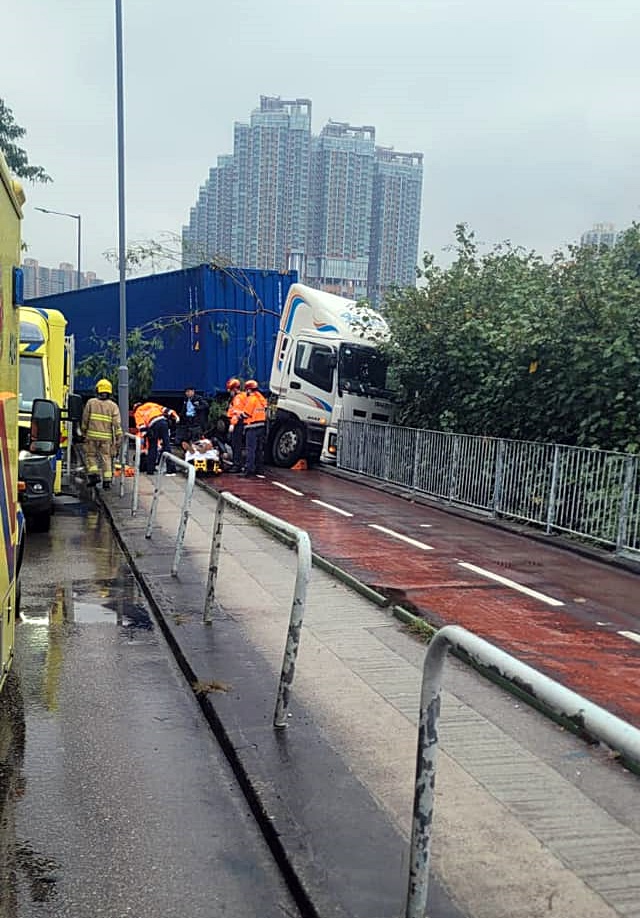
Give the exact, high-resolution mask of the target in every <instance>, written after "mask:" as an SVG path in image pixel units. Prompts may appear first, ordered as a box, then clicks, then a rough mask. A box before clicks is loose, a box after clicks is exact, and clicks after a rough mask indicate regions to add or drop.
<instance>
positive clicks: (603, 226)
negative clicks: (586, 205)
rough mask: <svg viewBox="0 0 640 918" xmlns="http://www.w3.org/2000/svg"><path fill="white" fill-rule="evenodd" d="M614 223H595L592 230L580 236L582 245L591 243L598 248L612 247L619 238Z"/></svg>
mask: <svg viewBox="0 0 640 918" xmlns="http://www.w3.org/2000/svg"><path fill="white" fill-rule="evenodd" d="M618 235H619V234H618V233H616V228H615V226H614V225H613V223H594V225H593V227H592V228H591V229H590V230H587V232H586V233H583V234H582V236H581V237H580V245H591V246H595V248H597V249H611V248H613V246H614V245H615V244H616V240H617V238H618Z"/></svg>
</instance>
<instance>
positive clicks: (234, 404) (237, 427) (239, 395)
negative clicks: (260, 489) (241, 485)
mask: <svg viewBox="0 0 640 918" xmlns="http://www.w3.org/2000/svg"><path fill="white" fill-rule="evenodd" d="M226 388H227V392H228V393H229V395H230V396H231V398H230V401H229V407H228V408H227V417H228V418H229V437H230V438H231V452H232V453H233V465H232V466H231V468H230V469H229V471H230V472H241V471H242V441H243V438H244V417H243V415H242V412H243V410H244V405H245V402H246V401H247V393H246V392H243V391H242V383H241V382H240V380H239V379H236V378H235V376H233V377H232V378H231V379H230V380H228V382H227V386H226Z"/></svg>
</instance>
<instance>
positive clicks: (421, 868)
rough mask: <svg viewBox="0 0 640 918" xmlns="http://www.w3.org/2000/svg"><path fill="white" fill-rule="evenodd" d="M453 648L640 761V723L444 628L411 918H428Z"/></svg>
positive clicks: (422, 784)
mask: <svg viewBox="0 0 640 918" xmlns="http://www.w3.org/2000/svg"><path fill="white" fill-rule="evenodd" d="M450 649H453V650H456V651H461V652H462V659H464V660H465V661H466V662H469V663H471V664H472V665H479V666H483V667H489V668H491V670H492V671H493V672H495V673H497V674H498V675H500V676H502V677H503V678H504V679H506V680H508V681H509V682H512V683H514V684H515V685H520V686H526V690H527V693H528V694H530V695H533V697H534V698H536V699H538V700H540V701H541V702H542V703H543V704H544V705H545V706H546V707H547V708H549V709H551V711H553V712H554V713H555V714H557V715H559V716H561V717H564V718H567V719H568V720H570V721H572V722H573V723H575V724H577V725H578V726H579V727H580V728H581V729H582V730H583V731H585V732H586V733H588V734H589V735H590V736H593V737H594V738H596V739H598V740H601V741H602V742H603V743H606V745H607V746H609V747H611V748H612V749H614V750H616V751H617V752H620V753H621V754H622V755H623V756H624V757H626V758H627V759H629V760H630V761H631V762H634V763H637V764H640V730H638V729H637V728H636V727H632V726H631V724H628V723H625V721H623V720H620V718H618V717H615V715H613V714H610V713H609V712H608V711H605V710H604V709H603V708H600V707H598V705H595V704H593V703H592V702H590V701H587V700H586V699H585V698H582V697H581V696H580V695H578V694H576V693H575V692H572V691H571V690H570V689H567V688H565V687H564V686H563V685H560V684H559V683H558V682H555V681H554V680H553V679H549V677H548V676H544V675H543V674H542V673H539V672H537V670H535V669H533V668H532V667H531V666H527V664H526V663H521V662H520V661H519V660H516V659H515V657H512V656H510V655H509V654H508V653H505V652H504V651H503V650H500V649H499V648H498V647H495V646H494V645H493V644H489V643H488V641H485V640H483V639H482V638H480V637H478V636H477V635H475V634H472V633H471V632H470V631H467V630H466V629H465V628H460V627H459V626H458V625H447V626H445V627H444V628H441V629H440V631H438V632H436V634H435V635H434V636H433V637H432V639H431V641H430V643H429V647H428V648H427V653H426V656H425V660H424V668H423V674H422V690H421V695H420V718H419V722H418V749H417V755H416V783H415V793H414V799H413V823H412V831H411V853H410V856H409V887H408V892H407V907H406V912H405V918H424V916H425V909H426V905H427V893H428V887H429V857H430V851H431V834H432V827H433V808H434V799H435V778H436V756H437V752H438V721H439V717H440V695H441V691H442V674H443V670H444V663H445V660H446V656H447V652H448V651H449V650H450Z"/></svg>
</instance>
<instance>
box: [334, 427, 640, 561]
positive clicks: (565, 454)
mask: <svg viewBox="0 0 640 918" xmlns="http://www.w3.org/2000/svg"><path fill="white" fill-rule="evenodd" d="M337 464H338V468H341V469H345V470H347V471H351V472H358V473H360V474H362V475H368V476H371V477H372V478H377V479H380V480H382V481H387V482H389V483H392V484H396V485H400V486H402V487H406V488H410V489H412V490H414V491H419V492H421V493H424V494H428V495H431V496H433V497H437V498H440V499H441V500H444V501H446V502H447V503H449V504H459V505H462V506H466V507H469V508H471V509H474V510H479V511H486V512H488V513H490V514H492V515H493V516H495V517H505V518H510V519H513V520H518V521H521V522H525V523H530V524H533V525H535V526H539V527H540V528H541V529H544V531H545V532H547V533H550V532H554V531H555V532H562V533H567V534H570V535H575V536H580V537H582V538H585V539H589V540H591V541H594V542H596V543H600V544H604V545H607V546H610V547H613V548H614V549H615V551H617V552H622V551H630V552H640V465H639V460H638V457H637V456H635V455H630V454H627V453H616V452H610V451H605V450H596V449H584V448H582V447H576V446H561V445H558V444H554V443H532V442H528V441H524V440H503V439H498V438H494V437H477V436H471V435H467V434H453V433H443V432H442V431H434V430H419V429H416V428H406V427H394V426H392V425H387V424H374V423H364V422H360V421H342V422H340V424H339V427H338V458H337Z"/></svg>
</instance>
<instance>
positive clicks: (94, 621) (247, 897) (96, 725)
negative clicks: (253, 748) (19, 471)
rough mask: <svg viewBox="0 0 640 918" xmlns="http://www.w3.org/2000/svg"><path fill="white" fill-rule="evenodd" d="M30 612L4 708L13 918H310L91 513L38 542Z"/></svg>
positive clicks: (6, 880) (114, 547) (6, 870)
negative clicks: (217, 917) (221, 917)
mask: <svg viewBox="0 0 640 918" xmlns="http://www.w3.org/2000/svg"><path fill="white" fill-rule="evenodd" d="M21 614H22V620H21V622H20V624H19V625H18V634H17V640H16V660H15V664H14V669H13V672H12V674H11V676H10V679H9V681H8V684H7V689H6V691H5V692H3V695H2V697H1V698H0V918H32V916H34V918H35V916H42V915H46V916H47V918H49V916H50V918H58V916H60V918H62V916H65V918H66V916H70V918H71V916H72V918H85V916H86V918H89V916H90V918H103V916H104V918H122V916H129V915H132V916H136V918H147V916H149V918H151V916H153V918H157V915H159V914H162V915H163V918H166V916H174V915H175V916H176V918H178V916H180V918H183V916H185V915H189V916H190V918H201V916H202V918H205V916H207V918H208V916H211V915H213V914H225V915H227V916H231V918H234V916H238V918H240V916H241V915H242V916H243V918H245V916H251V915H261V914H280V910H279V908H278V906H277V905H276V902H282V903H285V904H286V909H285V913H290V914H291V915H294V916H295V915H297V914H298V913H297V910H296V907H295V905H294V904H293V903H292V902H291V901H290V897H289V894H288V892H287V890H286V888H285V887H284V884H283V883H282V880H281V877H280V875H279V872H278V871H277V870H276V868H275V865H274V864H273V862H272V859H271V855H270V853H269V851H268V849H267V848H266V845H265V843H264V841H263V839H262V837H261V836H260V834H259V832H258V830H257V828H256V827H255V824H254V822H253V819H252V817H251V816H250V814H249V811H248V806H247V804H246V802H245V800H244V798H243V797H242V795H241V794H240V792H239V791H238V789H237V787H236V785H235V781H234V779H233V776H232V774H231V772H230V770H229V769H228V766H227V763H226V760H225V759H224V758H223V756H222V754H221V753H220V751H219V750H218V747H217V745H216V744H215V743H214V741H213V739H212V737H211V735H210V733H209V731H208V729H207V728H206V726H205V724H204V721H203V719H202V717H201V713H200V711H199V709H198V707H197V705H196V703H195V701H194V698H193V695H192V693H191V691H190V690H189V689H188V687H187V686H186V685H185V684H184V681H183V679H182V676H181V674H180V673H179V671H178V669H177V667H176V665H175V662H174V661H173V658H172V657H171V656H170V654H169V652H168V650H167V648H166V645H165V643H164V640H163V638H162V636H161V635H160V633H159V631H158V630H157V629H156V628H155V627H154V622H153V620H152V617H151V615H150V612H149V609H148V606H147V604H146V601H145V599H144V596H143V595H142V593H141V591H140V589H139V587H138V585H137V582H136V581H135V579H134V578H133V576H132V574H131V573H130V571H129V569H128V566H127V563H126V560H125V558H124V556H123V555H122V553H121V551H120V548H119V546H118V544H117V543H116V541H115V539H114V538H113V535H112V532H111V529H110V526H109V524H108V522H107V521H106V520H105V519H104V518H103V516H102V515H101V513H100V512H99V511H98V510H97V508H96V507H95V506H93V505H91V504H90V503H89V502H87V501H83V500H76V499H74V498H71V497H66V498H64V499H63V500H62V501H61V502H60V504H59V506H58V508H57V512H56V515H55V518H54V522H53V525H52V527H51V530H50V532H49V533H46V534H45V533H42V534H33V535H31V536H30V538H29V543H28V547H27V553H26V558H25V564H24V568H23V577H22V607H21ZM265 901H266V903H267V906H266V911H264V910H263V906H264V904H265Z"/></svg>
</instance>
